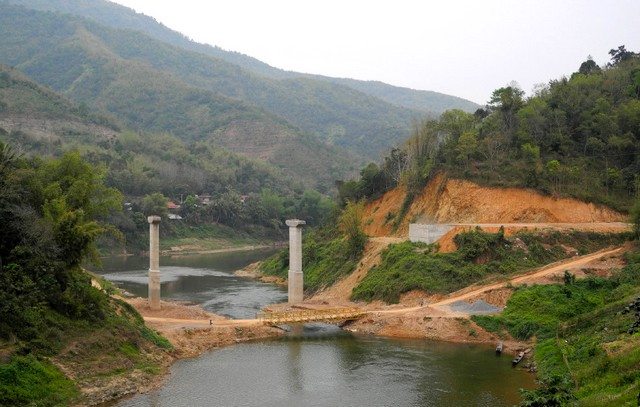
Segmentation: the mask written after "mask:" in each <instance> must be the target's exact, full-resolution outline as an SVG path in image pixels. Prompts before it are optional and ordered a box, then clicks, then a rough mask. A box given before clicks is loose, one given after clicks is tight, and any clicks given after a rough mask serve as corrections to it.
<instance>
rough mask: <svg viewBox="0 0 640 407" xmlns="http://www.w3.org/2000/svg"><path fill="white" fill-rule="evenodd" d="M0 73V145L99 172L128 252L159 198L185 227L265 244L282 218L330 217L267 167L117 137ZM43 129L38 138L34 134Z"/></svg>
mask: <svg viewBox="0 0 640 407" xmlns="http://www.w3.org/2000/svg"><path fill="white" fill-rule="evenodd" d="M0 73H2V85H1V86H0V101H6V103H5V107H6V109H5V110H4V111H3V112H0V141H3V140H4V141H9V142H11V144H12V145H14V146H17V147H18V148H19V149H20V150H21V151H28V152H29V153H30V154H32V155H40V156H49V155H52V156H59V155H62V154H63V153H64V152H65V151H68V150H71V149H75V150H78V151H80V152H81V153H82V155H83V157H85V158H86V159H87V160H89V161H90V162H91V163H92V164H93V165H96V166H102V167H104V168H105V171H106V172H105V176H106V179H105V182H106V183H107V184H108V185H109V186H112V187H116V188H117V189H119V190H121V191H123V192H124V193H125V194H126V195H127V200H128V201H130V202H132V204H133V206H132V207H131V209H133V211H132V212H125V213H116V214H113V215H112V216H111V217H110V218H109V219H108V220H109V222H110V223H112V224H114V225H116V226H117V227H118V229H119V230H120V231H121V232H122V233H123V234H124V235H125V237H126V243H127V247H128V248H129V249H130V250H134V249H136V250H137V249H143V248H144V247H146V241H145V239H146V238H145V237H144V236H146V233H147V229H148V225H147V222H146V218H145V216H144V215H149V214H152V212H153V213H158V214H161V215H165V214H166V212H167V210H166V207H165V208H158V205H155V206H156V207H155V209H153V210H151V209H150V208H149V205H148V203H149V202H148V200H149V199H151V197H152V196H155V197H156V198H157V197H159V195H157V194H159V193H161V194H163V195H164V196H166V197H170V198H172V199H173V200H175V201H177V202H179V200H180V198H181V197H184V198H186V199H185V202H184V205H183V207H182V209H181V211H180V214H181V215H182V216H183V217H184V222H185V223H187V224H188V225H191V226H197V225H201V224H210V225H211V224H214V223H220V224H224V225H227V226H231V227H234V228H241V229H242V230H243V231H245V232H251V233H255V234H256V235H257V236H260V237H269V238H271V239H273V238H281V237H282V234H281V230H280V227H281V225H282V224H283V220H284V219H285V218H287V217H296V216H297V217H301V218H303V219H306V220H307V221H308V223H309V224H311V225H317V224H319V223H320V222H321V221H322V220H323V219H325V218H326V217H327V216H328V215H329V214H330V213H331V210H332V206H333V204H332V203H331V201H330V200H329V198H327V197H326V196H323V195H321V194H320V193H318V192H316V191H313V190H305V189H304V188H303V187H302V185H301V184H300V183H297V182H293V181H292V180H291V179H290V178H288V177H285V176H284V175H283V174H282V173H281V172H280V171H278V170H276V169H274V168H272V167H270V166H268V165H267V164H264V163H261V162H258V161H255V160H251V159H247V158H243V157H239V156H237V155H235V154H233V153H229V152H226V151H224V150H222V149H220V148H216V147H214V146H213V145H212V143H210V142H194V143H186V142H183V141H180V140H178V139H176V138H175V137H172V136H170V135H168V134H164V135H157V134H146V133H134V132H131V131H126V130H125V131H117V130H116V129H117V126H116V125H115V124H113V123H111V122H109V121H108V120H107V119H104V118H100V117H95V118H94V116H93V115H92V113H91V112H90V110H89V109H87V108H86V107H85V108H81V107H76V105H74V104H73V103H71V102H69V101H68V100H66V99H64V98H63V97H60V96H59V95H56V94H55V93H53V92H51V91H49V90H47V89H45V88H43V87H41V86H38V85H36V84H35V83H33V82H32V81H30V80H28V79H27V78H25V77H24V76H23V75H21V74H19V73H18V72H17V71H15V70H12V69H9V68H5V67H0ZM16 123H20V124H19V125H16ZM43 123H44V128H45V129H47V132H48V134H46V135H42V134H41V130H40V129H41V128H43ZM3 126H4V127H7V129H4V127H3ZM34 128H37V129H38V130H37V131H36V130H34ZM18 129H20V130H18ZM158 191H159V192H158ZM154 194H155V195H154ZM203 194H210V195H211V196H212V198H211V204H210V205H208V206H202V205H200V204H199V202H198V201H197V199H196V198H195V197H194V195H203ZM243 195H244V198H243ZM146 196H148V197H146ZM145 199H146V200H147V201H145ZM160 206H163V204H162V203H161V204H160ZM172 229H173V228H172V225H170V224H168V223H164V225H163V228H162V230H163V237H165V238H166V237H171V236H172V234H171V231H172ZM112 245H113V244H112ZM120 246H121V245H120V244H119V243H118V244H116V245H113V249H114V250H118V249H117V248H118V247H120Z"/></svg>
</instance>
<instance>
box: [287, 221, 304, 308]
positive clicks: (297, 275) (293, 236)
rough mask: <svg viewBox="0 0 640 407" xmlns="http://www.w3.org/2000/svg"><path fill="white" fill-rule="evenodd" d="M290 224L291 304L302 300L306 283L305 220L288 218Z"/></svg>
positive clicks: (288, 224)
mask: <svg viewBox="0 0 640 407" xmlns="http://www.w3.org/2000/svg"><path fill="white" fill-rule="evenodd" d="M286 223H287V226H289V304H296V303H299V302H302V299H303V292H304V283H303V278H302V226H304V225H305V224H306V222H305V221H303V220H299V219H289V220H287V222H286Z"/></svg>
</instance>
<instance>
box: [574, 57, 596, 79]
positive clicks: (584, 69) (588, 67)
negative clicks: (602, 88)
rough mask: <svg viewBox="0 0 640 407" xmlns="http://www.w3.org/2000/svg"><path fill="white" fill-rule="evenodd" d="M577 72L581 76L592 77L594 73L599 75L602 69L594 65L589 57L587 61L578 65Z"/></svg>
mask: <svg viewBox="0 0 640 407" xmlns="http://www.w3.org/2000/svg"><path fill="white" fill-rule="evenodd" d="M578 72H579V73H581V74H583V75H592V74H594V73H601V72H602V69H600V67H599V66H598V64H596V62H595V61H594V60H593V58H592V57H591V55H589V56H588V57H587V60H586V61H584V62H583V63H582V64H580V69H578Z"/></svg>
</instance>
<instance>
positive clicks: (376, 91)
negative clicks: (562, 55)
mask: <svg viewBox="0 0 640 407" xmlns="http://www.w3.org/2000/svg"><path fill="white" fill-rule="evenodd" d="M326 79H327V80H329V81H331V82H334V83H338V84H340V85H345V86H348V87H350V88H353V89H355V90H358V91H360V92H362V93H366V94H367V95H371V96H375V97H377V98H380V99H382V100H384V101H386V102H389V103H393V104H394V105H397V106H403V107H406V108H409V109H415V110H422V111H426V112H435V113H438V114H439V113H442V112H444V111H445V110H449V109H460V110H464V111H465V112H474V111H476V110H477V109H478V108H480V105H478V104H477V103H474V102H471V101H469V100H466V99H463V98H459V97H457V96H451V95H446V94H444V93H439V92H434V91H431V90H415V89H409V88H401V87H398V86H392V85H389V84H386V83H384V82H380V81H358V80H355V79H344V78H329V77H327V78H326Z"/></svg>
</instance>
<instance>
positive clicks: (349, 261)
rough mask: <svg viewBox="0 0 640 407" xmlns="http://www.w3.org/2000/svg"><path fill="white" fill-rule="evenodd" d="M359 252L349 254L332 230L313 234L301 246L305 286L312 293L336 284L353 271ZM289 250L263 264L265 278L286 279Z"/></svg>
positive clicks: (349, 251)
mask: <svg viewBox="0 0 640 407" xmlns="http://www.w3.org/2000/svg"><path fill="white" fill-rule="evenodd" d="M361 256H362V253H355V254H354V253H351V249H350V246H349V244H348V242H347V240H346V239H344V238H343V237H341V236H338V235H337V233H336V232H335V231H330V232H328V233H327V231H326V230H320V231H315V232H312V233H310V234H308V235H306V236H305V237H304V241H303V244H302V262H303V264H302V267H303V269H304V287H305V290H307V291H308V292H315V291H318V290H320V289H322V288H324V287H328V286H330V285H331V284H333V283H335V282H336V281H337V280H338V279H339V278H340V277H342V276H346V275H348V274H349V273H351V272H352V271H353V270H355V268H356V266H357V265H358V261H359V259H360V257H361ZM288 269H289V250H288V249H284V250H281V251H280V252H278V253H277V254H275V255H274V256H272V257H270V258H269V259H267V260H265V261H264V262H262V264H261V267H260V271H261V272H262V273H264V274H267V275H272V276H278V277H282V278H285V279H286V278H287V275H288Z"/></svg>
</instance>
